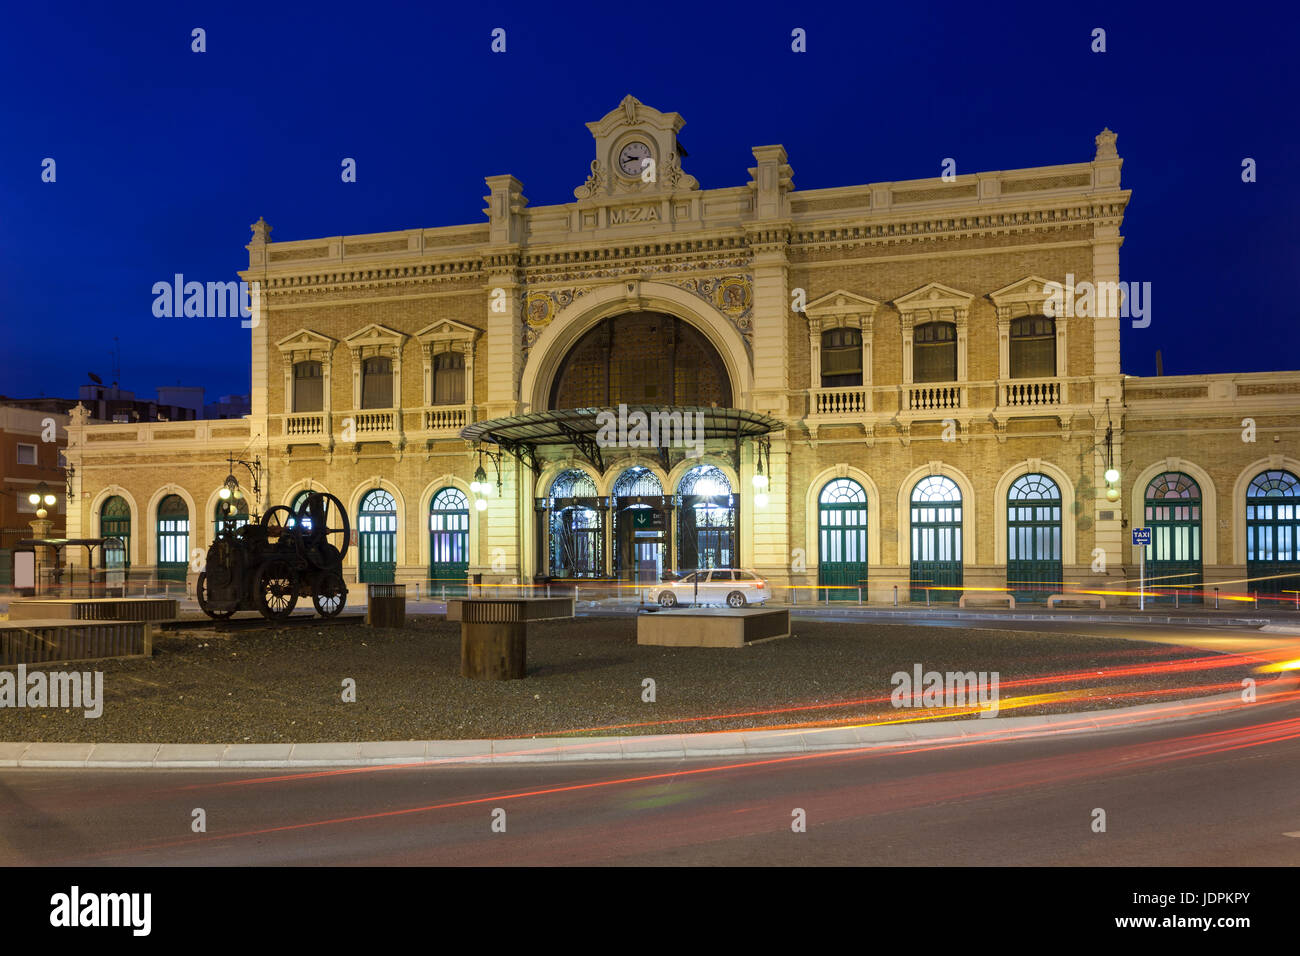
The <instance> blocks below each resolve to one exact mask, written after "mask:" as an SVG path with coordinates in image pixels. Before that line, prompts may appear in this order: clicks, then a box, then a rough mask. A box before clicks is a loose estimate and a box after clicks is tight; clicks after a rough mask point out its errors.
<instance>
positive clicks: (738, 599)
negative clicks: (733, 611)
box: [727, 591, 745, 607]
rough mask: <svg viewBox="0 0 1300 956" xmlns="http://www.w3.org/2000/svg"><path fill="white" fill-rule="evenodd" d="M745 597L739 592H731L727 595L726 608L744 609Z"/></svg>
mask: <svg viewBox="0 0 1300 956" xmlns="http://www.w3.org/2000/svg"><path fill="white" fill-rule="evenodd" d="M744 606H745V595H743V594H741V593H740V592H739V591H732V592H731V593H730V594H728V595H727V607H744Z"/></svg>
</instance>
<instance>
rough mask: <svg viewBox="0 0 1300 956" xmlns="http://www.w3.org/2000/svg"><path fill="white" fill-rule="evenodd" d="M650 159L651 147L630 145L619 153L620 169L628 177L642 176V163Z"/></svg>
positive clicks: (640, 144) (643, 144)
mask: <svg viewBox="0 0 1300 956" xmlns="http://www.w3.org/2000/svg"><path fill="white" fill-rule="evenodd" d="M649 158H650V147H649V146H647V145H646V144H645V143H639V142H638V143H628V144H627V145H626V146H624V147H623V148H622V149H620V150H619V151H618V168H619V169H621V170H622V171H623V173H624V174H625V175H627V176H640V175H641V170H642V168H643V167H642V165H641V161H642V160H645V159H649Z"/></svg>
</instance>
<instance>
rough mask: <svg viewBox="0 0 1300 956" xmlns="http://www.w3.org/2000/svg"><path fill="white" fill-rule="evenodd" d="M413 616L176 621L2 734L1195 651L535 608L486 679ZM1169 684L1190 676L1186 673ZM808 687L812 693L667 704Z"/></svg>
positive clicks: (1058, 638) (401, 722)
mask: <svg viewBox="0 0 1300 956" xmlns="http://www.w3.org/2000/svg"><path fill="white" fill-rule="evenodd" d="M407 621H408V624H407V627H406V628H404V629H371V628H367V627H365V626H364V625H361V624H341V625H335V626H331V627H325V628H316V627H298V628H290V629H283V630H277V629H276V628H274V627H271V626H268V627H266V628H258V629H253V630H246V631H234V632H224V633H219V632H215V631H211V630H190V631H180V632H172V634H171V635H166V636H163V637H161V638H160V639H158V640H157V641H156V643H155V648H154V654H153V657H152V658H150V659H147V660H146V659H127V660H108V661H88V662H82V663H80V664H75V665H58V666H57V669H60V670H71V669H77V670H81V671H85V670H96V669H97V670H101V671H103V673H104V697H105V703H104V711H103V715H102V716H101V717H99V718H97V719H87V718H85V717H84V716H83V715H82V712H81V711H79V710H78V711H71V710H54V709H40V710H29V709H22V710H17V709H7V708H0V740H3V741H69V742H108V741H116V742H121V743H133V742H141V743H240V742H251V743H275V742H289V741H292V742H298V743H303V742H312V741H361V740H425V739H454V738H465V739H470V738H485V737H512V736H549V735H557V734H562V733H573V732H586V733H594V734H644V733H682V732H702V731H716V730H739V729H744V728H753V727H771V726H775V725H778V724H793V723H811V722H839V721H844V722H859V723H860V722H865V721H867V720H881V719H889V718H894V719H896V718H897V717H898V715H899V712H898V711H895V710H893V709H892V708H890V707H889V705H888V703H886V704H884V705H883V706H882V705H881V704H878V703H877V704H856V705H855V704H850V705H849V706H830V705H832V704H834V703H837V702H844V701H856V700H860V699H862V698H875V697H880V696H882V695H884V696H887V695H888V694H889V693H890V691H891V690H892V689H893V685H892V684H891V683H890V675H891V674H893V673H894V672H896V671H900V670H902V671H907V672H909V673H910V672H911V670H912V668H913V665H914V664H917V663H920V664H921V665H922V666H923V669H924V670H939V671H948V670H960V671H968V670H975V671H998V672H999V673H1000V675H1001V681H1002V683H1003V685H1004V686H1003V689H1002V695H1001V696H1002V699H1003V702H1004V707H1005V702H1006V701H1007V699H1008V698H1010V697H1011V696H1013V695H1021V694H1038V693H1048V692H1053V691H1056V692H1059V691H1061V690H1062V689H1063V687H1062V685H1050V686H1046V685H1043V686H1038V687H1033V686H1031V687H1027V688H1015V689H1011V688H1008V687H1006V686H1005V685H1006V683H1007V682H1008V681H1012V680H1015V679H1018V678H1027V677H1034V676H1041V675H1044V674H1050V673H1059V672H1063V671H1071V672H1075V671H1102V670H1104V669H1105V668H1107V667H1115V666H1121V665H1125V664H1134V663H1139V662H1141V661H1144V660H1148V659H1156V660H1170V659H1175V658H1188V657H1200V656H1204V654H1203V652H1200V651H1195V650H1192V649H1190V648H1178V647H1170V646H1168V645H1158V644H1150V643H1145V642H1138V641H1132V642H1130V641H1118V640H1115V639H1110V638H1095V637H1082V636H1075V635H1062V634H1035V633H1032V632H1026V631H1000V630H992V629H976V628H951V627H943V628H932V627H923V626H915V625H895V624H879V623H874V622H872V623H864V624H846V623H832V622H813V621H796V622H794V632H795V633H794V635H793V636H792V637H790V638H788V639H784V640H776V641H769V642H765V643H762V644H757V645H753V646H750V647H746V648H734V649H733V648H667V647H641V646H638V645H637V643H636V619H635V618H634V617H609V618H577V619H574V620H570V621H559V622H540V623H534V624H531V625H530V626H529V635H528V677H527V679H526V680H522V681H500V682H482V681H471V680H467V679H464V678H462V677H461V676H460V628H459V625H458V624H448V623H447V622H446V621H445V620H443V619H442V618H441V617H435V616H428V617H414V616H412V617H408V618H407ZM50 669H54V668H50ZM1246 673H1248V671H1247V669H1245V668H1242V667H1237V668H1235V669H1234V668H1223V669H1218V670H1213V671H1196V672H1192V673H1191V674H1161V675H1149V676H1142V677H1140V678H1134V677H1125V678H1110V679H1108V678H1106V677H1105V675H1104V674H1103V675H1099V676H1097V677H1095V678H1094V679H1092V680H1089V681H1086V682H1084V683H1082V684H1071V685H1065V686H1066V687H1067V688H1070V689H1075V690H1079V689H1081V688H1087V689H1088V692H1089V695H1090V696H1085V697H1081V698H1079V697H1076V698H1073V699H1069V700H1064V701H1060V700H1058V701H1053V702H1050V703H1044V704H1036V705H1035V706H1031V707H1023V708H1016V709H1015V710H1014V711H1013V710H1009V709H1004V710H1003V713H1004V714H1011V713H1015V714H1041V713H1048V712H1052V711H1080V710H1089V709H1098V708H1106V707H1115V706H1122V705H1125V704H1131V703H1143V702H1150V701H1151V700H1156V699H1160V698H1157V697H1153V698H1124V697H1123V696H1122V695H1123V694H1125V693H1132V692H1135V691H1147V690H1151V689H1156V688H1164V689H1169V690H1175V689H1181V688H1185V687H1187V686H1188V685H1192V684H1198V685H1208V684H1211V683H1223V682H1227V681H1239V680H1240V678H1241V677H1242V676H1244V675H1245V674H1246ZM647 677H649V678H653V679H654V681H655V683H656V687H655V691H656V698H657V699H656V702H654V703H646V702H643V701H642V699H641V698H642V681H643V679H644V678H647ZM345 678H352V679H354V680H355V681H356V702H355V703H344V702H343V700H342V687H343V681H344V679H345ZM1218 692H1221V691H1219V690H1206V691H1204V693H1218ZM1175 696H1178V697H1188V696H1195V693H1194V692H1188V691H1186V690H1179V692H1178V693H1177V694H1175ZM807 705H814V707H813V709H809V710H799V711H796V712H793V713H784V714H782V713H777V714H771V713H767V714H752V713H751V714H750V715H748V716H726V717H721V716H719V717H716V718H715V719H708V720H691V721H686V722H681V721H679V722H676V723H673V722H670V721H673V720H674V718H698V717H702V716H703V717H711V718H713V717H714V715H736V714H738V713H740V712H753V711H767V710H773V709H779V708H790V707H803V706H807ZM913 713H918V714H919V713H920V712H913ZM970 719H974V718H970ZM620 725H634V726H620Z"/></svg>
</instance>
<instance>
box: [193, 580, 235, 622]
mask: <svg viewBox="0 0 1300 956" xmlns="http://www.w3.org/2000/svg"><path fill="white" fill-rule="evenodd" d="M194 593H195V594H196V595H197V596H198V599H199V609H200V610H201V611H202V612H203V613H204V614H206V615H207V616H208V617H210V618H212V620H214V621H227V620H229V619H230V618H231V617H233V616H234V614H235V612H234V611H214V610H213V609H212V608H210V607H208V572H207V571H200V572H199V579H198V580H197V581H196V582H194Z"/></svg>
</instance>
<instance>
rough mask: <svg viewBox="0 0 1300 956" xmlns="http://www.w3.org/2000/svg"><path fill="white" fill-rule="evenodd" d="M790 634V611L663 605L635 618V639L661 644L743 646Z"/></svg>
mask: <svg viewBox="0 0 1300 956" xmlns="http://www.w3.org/2000/svg"><path fill="white" fill-rule="evenodd" d="M789 636H790V612H789V611H786V610H768V609H767V608H755V607H750V608H701V607H693V608H671V609H669V608H664V609H662V610H658V611H643V612H642V613H641V614H638V615H637V619H636V642H637V643H638V644H653V645H655V646H658V647H744V646H745V645H746V644H752V643H753V642H754V641H762V640H767V639H769V638H773V637H789Z"/></svg>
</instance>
